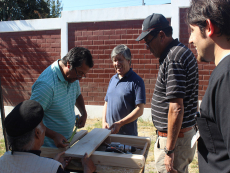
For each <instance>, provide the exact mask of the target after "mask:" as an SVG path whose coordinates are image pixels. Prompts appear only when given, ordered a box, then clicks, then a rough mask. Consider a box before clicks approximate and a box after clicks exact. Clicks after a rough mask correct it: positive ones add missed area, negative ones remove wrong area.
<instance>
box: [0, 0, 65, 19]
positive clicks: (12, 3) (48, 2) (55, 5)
mask: <svg viewBox="0 0 230 173" xmlns="http://www.w3.org/2000/svg"><path fill="white" fill-rule="evenodd" d="M62 9H63V7H62V4H61V1H60V0H1V1H0V21H8V20H25V19H41V18H51V17H52V18H54V17H60V15H61V11H62Z"/></svg>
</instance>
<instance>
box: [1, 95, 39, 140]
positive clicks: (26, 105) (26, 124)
mask: <svg viewBox="0 0 230 173" xmlns="http://www.w3.org/2000/svg"><path fill="white" fill-rule="evenodd" d="M43 116H44V111H43V108H42V106H41V105H40V104H39V103H38V102H36V101H34V100H26V101H23V102H21V103H19V104H18V105H17V106H15V108H14V109H13V110H12V111H11V112H10V113H9V114H8V115H7V117H6V118H5V121H4V125H5V128H6V133H7V135H8V136H10V137H20V136H22V135H24V134H26V133H27V132H30V131H32V130H33V129H34V128H35V127H36V126H37V125H38V124H39V123H40V122H41V121H42V119H43Z"/></svg>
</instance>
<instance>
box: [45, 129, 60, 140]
mask: <svg viewBox="0 0 230 173" xmlns="http://www.w3.org/2000/svg"><path fill="white" fill-rule="evenodd" d="M56 133H57V132H55V131H53V130H50V129H49V128H48V127H46V134H45V135H46V136H47V137H49V138H51V139H54V138H55V135H56Z"/></svg>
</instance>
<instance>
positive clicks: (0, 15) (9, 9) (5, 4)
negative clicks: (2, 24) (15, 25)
mask: <svg viewBox="0 0 230 173" xmlns="http://www.w3.org/2000/svg"><path fill="white" fill-rule="evenodd" d="M21 17H22V15H21V9H20V7H19V6H18V4H17V0H11V1H7V0H6V1H4V0H3V1H0V20H3V21H5V20H17V19H20V18H21Z"/></svg>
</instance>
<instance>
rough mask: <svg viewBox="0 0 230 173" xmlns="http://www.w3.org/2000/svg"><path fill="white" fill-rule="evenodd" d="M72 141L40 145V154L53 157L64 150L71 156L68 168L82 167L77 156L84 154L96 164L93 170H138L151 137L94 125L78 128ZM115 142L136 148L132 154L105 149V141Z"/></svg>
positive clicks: (144, 158)
mask: <svg viewBox="0 0 230 173" xmlns="http://www.w3.org/2000/svg"><path fill="white" fill-rule="evenodd" d="M73 140H74V142H75V143H74V144H73V143H71V144H70V147H68V148H62V149H58V148H49V147H42V149H41V150H42V153H41V156H43V157H51V158H53V157H54V156H55V155H56V154H57V153H59V152H61V151H64V150H66V152H65V155H66V156H71V157H72V161H71V163H70V164H69V165H68V167H67V169H69V170H72V171H74V170H82V169H83V168H82V165H81V158H82V157H83V156H84V154H85V153H87V154H88V156H89V157H90V158H91V159H92V161H93V163H94V164H95V165H96V172H98V173H99V172H101V173H104V172H111V173H112V172H114V173H115V172H127V173H128V172H130V173H131V172H132V173H135V172H142V171H143V168H144V166H145V160H146V158H147V155H148V150H149V147H150V144H151V140H150V138H148V137H139V136H128V135H117V134H110V130H107V129H99V128H95V129H93V130H92V131H91V132H89V133H87V131H86V130H81V131H79V132H77V133H76V135H75V136H74V139H73ZM111 142H119V143H121V144H124V145H129V146H133V147H135V148H137V150H136V151H135V152H132V154H126V153H125V154H123V153H114V152H105V144H111Z"/></svg>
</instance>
